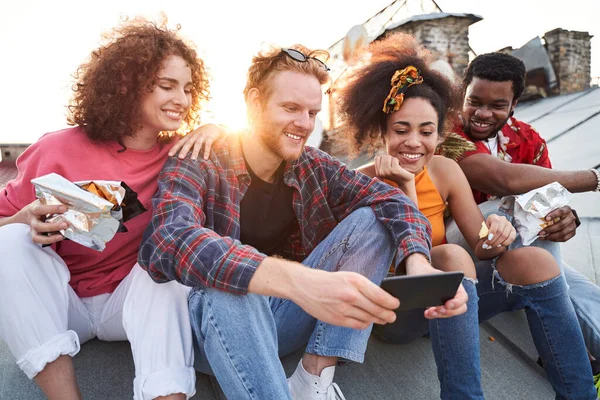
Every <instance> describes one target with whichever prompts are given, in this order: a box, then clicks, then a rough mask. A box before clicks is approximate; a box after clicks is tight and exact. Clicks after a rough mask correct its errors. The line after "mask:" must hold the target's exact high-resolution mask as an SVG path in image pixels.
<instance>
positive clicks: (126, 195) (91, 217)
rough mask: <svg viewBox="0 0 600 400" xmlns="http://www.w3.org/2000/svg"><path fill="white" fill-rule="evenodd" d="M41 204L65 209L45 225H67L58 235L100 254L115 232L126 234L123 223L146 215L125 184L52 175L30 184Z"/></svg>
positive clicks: (49, 219) (135, 196) (133, 193)
mask: <svg viewBox="0 0 600 400" xmlns="http://www.w3.org/2000/svg"><path fill="white" fill-rule="evenodd" d="M31 183H32V184H33V185H34V187H35V193H36V197H37V198H38V199H39V200H40V203H42V204H48V205H54V204H56V205H58V204H64V205H66V206H67V211H66V212H65V213H63V214H56V215H52V216H49V217H48V218H47V219H46V221H47V222H66V223H67V224H68V225H69V226H68V228H67V229H64V230H61V231H60V233H61V234H62V235H63V236H65V237H66V238H68V239H70V240H72V241H74V242H76V243H79V244H81V245H83V246H86V247H89V248H91V249H94V250H97V251H102V250H104V248H105V247H106V243H107V242H108V241H110V240H111V239H112V238H113V237H114V236H115V234H116V233H117V232H126V231H127V228H125V226H124V225H123V222H126V221H127V220H129V219H131V218H133V217H135V216H137V215H139V214H141V213H142V212H144V211H146V209H145V208H144V206H143V205H142V204H141V203H140V202H139V201H138V200H137V194H136V193H135V192H134V191H133V190H131V188H129V187H128V186H127V185H126V184H125V183H124V182H118V181H100V180H98V181H86V182H76V183H73V182H70V181H68V180H67V179H65V178H63V177H62V176H60V175H58V174H55V173H52V174H48V175H44V176H41V177H39V178H35V179H32V180H31Z"/></svg>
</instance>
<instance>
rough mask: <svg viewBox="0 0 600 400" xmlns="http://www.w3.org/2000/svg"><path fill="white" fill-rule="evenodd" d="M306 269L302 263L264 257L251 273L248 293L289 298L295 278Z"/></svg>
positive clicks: (294, 288)
mask: <svg viewBox="0 0 600 400" xmlns="http://www.w3.org/2000/svg"><path fill="white" fill-rule="evenodd" d="M303 269H306V267H305V266H303V265H302V264H299V263H296V262H293V261H288V260H284V259H281V258H276V257H267V258H265V259H264V260H263V261H262V262H261V263H260V265H259V266H258V268H257V269H256V271H255V272H254V275H252V279H251V280H250V284H249V285H248V292H249V293H256V294H261V295H264V296H274V297H280V298H286V299H290V298H291V297H293V296H290V295H291V294H292V293H294V291H295V290H296V285H295V282H296V278H297V277H298V276H299V275H301V274H302V273H303V272H304V271H303Z"/></svg>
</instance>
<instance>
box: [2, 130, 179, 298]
mask: <svg viewBox="0 0 600 400" xmlns="http://www.w3.org/2000/svg"><path fill="white" fill-rule="evenodd" d="M171 146H172V143H169V144H166V145H165V144H163V145H161V144H157V145H156V146H155V147H154V148H152V149H151V150H147V151H136V150H130V149H128V150H126V151H124V152H121V153H119V152H118V150H120V149H122V147H121V146H120V145H119V144H117V143H116V142H109V143H93V142H91V141H90V140H89V139H88V138H87V136H86V135H85V134H84V133H83V131H82V130H81V129H80V128H68V129H64V130H61V131H57V132H51V133H47V134H45V135H44V136H43V137H42V138H41V139H40V140H38V141H37V142H36V143H34V144H32V145H31V146H30V147H29V148H28V149H27V150H26V151H25V152H24V153H23V154H22V155H21V156H20V157H19V158H18V159H17V168H18V170H19V173H18V175H17V177H16V178H15V179H14V180H12V181H10V182H9V183H8V184H7V186H6V187H5V188H4V189H0V217H9V216H12V215H14V214H16V213H17V212H18V211H19V210H20V209H22V208H23V207H25V206H26V205H28V204H29V203H31V202H32V201H34V200H35V190H34V188H33V185H32V184H31V182H30V181H31V179H33V178H36V177H39V176H42V175H46V174H49V173H51V172H55V173H57V174H59V175H62V176H63V177H65V178H66V179H68V180H70V181H72V182H74V181H83V180H93V179H96V180H115V181H123V182H125V183H127V185H129V186H130V187H131V188H132V189H133V190H134V191H136V192H137V194H138V198H139V200H140V201H141V202H142V204H143V205H144V207H146V209H147V210H148V211H147V212H145V213H143V214H141V215H139V216H137V217H135V218H133V219H131V220H130V221H128V222H126V223H125V226H126V227H127V229H128V232H125V233H117V234H116V235H115V237H114V238H113V239H112V240H111V241H110V242H108V243H107V246H106V249H104V251H102V252H98V251H96V250H92V249H89V248H87V247H84V246H81V245H79V244H77V243H74V242H72V241H70V240H65V241H61V242H58V243H57V244H56V245H55V246H53V247H54V249H55V250H56V252H57V253H58V254H59V255H60V256H61V257H62V259H63V260H64V261H65V263H66V264H67V266H68V268H69V271H70V272H71V281H70V284H71V287H72V288H73V289H74V290H75V292H76V293H77V294H78V295H79V296H80V297H90V296H96V295H99V294H103V293H110V292H112V291H114V290H115V288H116V287H117V285H118V284H119V282H121V280H123V278H125V277H126V276H127V275H128V274H129V272H130V271H131V269H132V268H133V266H134V265H135V263H136V262H137V253H138V248H139V245H140V241H141V238H142V233H143V232H144V229H146V226H147V225H148V223H149V221H150V217H151V216H152V209H151V204H150V199H151V198H152V196H153V195H154V193H155V192H156V190H157V180H158V173H159V172H160V170H161V168H162V166H163V164H164V162H165V161H166V159H167V157H168V154H167V153H168V152H169V149H170V148H171Z"/></svg>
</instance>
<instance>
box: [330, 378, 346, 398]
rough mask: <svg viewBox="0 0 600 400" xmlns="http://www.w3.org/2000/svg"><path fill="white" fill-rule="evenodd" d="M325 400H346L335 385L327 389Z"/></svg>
mask: <svg viewBox="0 0 600 400" xmlns="http://www.w3.org/2000/svg"><path fill="white" fill-rule="evenodd" d="M327 400H346V398H345V397H344V395H343V394H342V390H341V389H340V387H339V386H338V385H337V383H333V382H332V383H331V385H329V387H328V388H327Z"/></svg>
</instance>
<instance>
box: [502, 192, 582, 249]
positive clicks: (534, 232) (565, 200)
mask: <svg viewBox="0 0 600 400" xmlns="http://www.w3.org/2000/svg"><path fill="white" fill-rule="evenodd" d="M571 197H573V195H572V194H571V192H569V191H568V190H567V189H565V188H564V187H563V186H562V185H561V184H560V183H558V182H553V183H550V184H548V185H546V186H542V187H541V188H538V189H534V190H532V191H530V192H527V193H525V194H521V195H518V196H506V197H503V198H502V201H501V202H500V206H499V208H500V209H501V210H503V211H504V212H506V213H507V214H509V215H512V216H513V217H514V224H515V228H516V229H517V231H518V232H519V235H520V236H521V240H522V241H523V244H524V245H525V246H529V245H530V244H531V243H533V242H534V241H535V240H536V239H537V238H538V237H539V235H538V234H539V233H540V232H541V231H542V229H544V228H546V227H547V226H548V222H549V221H546V219H545V218H546V215H548V213H550V212H552V211H554V210H556V209H558V208H560V207H564V206H566V205H567V204H569V202H570V201H571Z"/></svg>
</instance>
